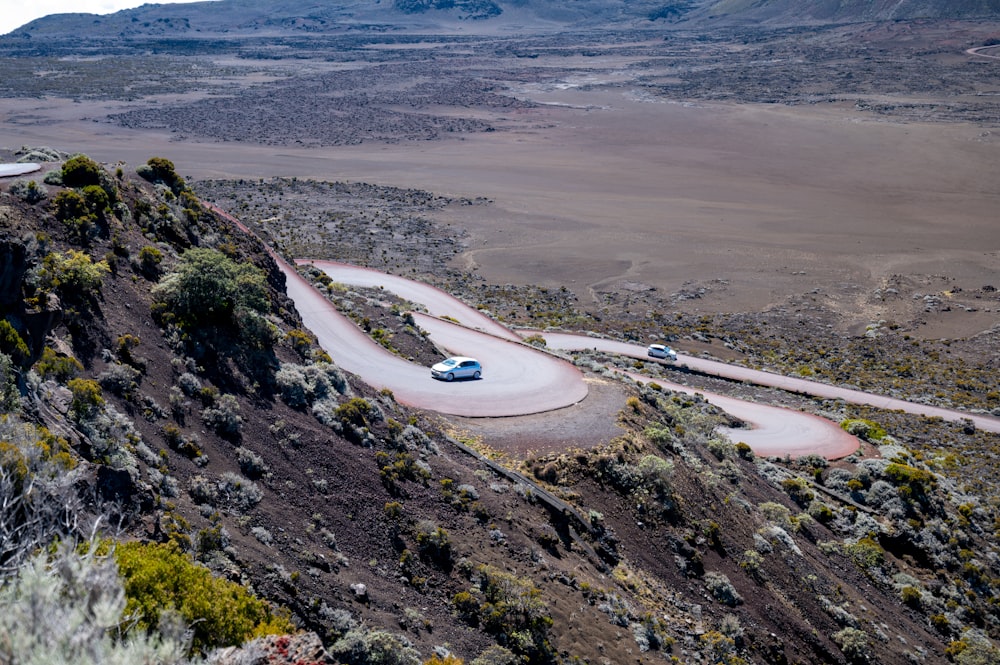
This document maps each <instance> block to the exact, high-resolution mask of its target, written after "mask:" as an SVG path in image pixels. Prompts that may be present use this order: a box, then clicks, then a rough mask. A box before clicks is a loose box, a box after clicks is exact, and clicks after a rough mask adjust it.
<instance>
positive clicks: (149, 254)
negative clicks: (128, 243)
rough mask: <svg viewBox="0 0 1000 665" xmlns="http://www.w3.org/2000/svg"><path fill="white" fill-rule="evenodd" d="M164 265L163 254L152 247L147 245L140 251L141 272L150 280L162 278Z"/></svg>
mask: <svg viewBox="0 0 1000 665" xmlns="http://www.w3.org/2000/svg"><path fill="white" fill-rule="evenodd" d="M161 263H163V252H161V251H160V250H158V249H157V248H156V247H153V246H152V245H146V246H144V247H143V248H142V249H140V250H139V271H140V272H141V273H142V274H143V275H145V276H146V277H148V278H150V279H158V278H159V276H160V264H161Z"/></svg>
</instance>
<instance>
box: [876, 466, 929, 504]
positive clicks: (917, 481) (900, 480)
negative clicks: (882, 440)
mask: <svg viewBox="0 0 1000 665" xmlns="http://www.w3.org/2000/svg"><path fill="white" fill-rule="evenodd" d="M884 473H885V476H886V478H888V479H889V480H890V481H891V482H892V483H893V484H894V485H897V486H898V487H899V490H900V495H901V496H903V498H907V499H911V498H912V499H917V500H923V499H925V498H926V497H927V495H928V494H929V493H931V492H933V491H934V489H935V488H936V487H937V477H935V475H934V474H933V473H931V472H930V471H924V470H923V469H917V468H915V467H912V466H909V465H906V464H899V463H897V462H893V463H891V464H889V465H888V466H887V467H885V471H884Z"/></svg>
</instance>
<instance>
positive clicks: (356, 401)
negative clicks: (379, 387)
mask: <svg viewBox="0 0 1000 665" xmlns="http://www.w3.org/2000/svg"><path fill="white" fill-rule="evenodd" d="M371 412H372V405H371V404H370V403H369V402H368V400H366V399H364V398H363V397H352V398H351V399H349V400H347V401H346V402H344V403H343V404H341V405H340V406H338V407H337V417H338V418H339V419H340V421H341V422H343V423H344V424H345V425H346V424H351V425H354V426H356V427H366V426H367V425H368V416H369V415H370V414H371Z"/></svg>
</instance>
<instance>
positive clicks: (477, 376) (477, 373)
mask: <svg viewBox="0 0 1000 665" xmlns="http://www.w3.org/2000/svg"><path fill="white" fill-rule="evenodd" d="M480 376H482V374H480V373H479V372H476V373H474V374H473V375H472V378H473V379H478V378H479V377H480Z"/></svg>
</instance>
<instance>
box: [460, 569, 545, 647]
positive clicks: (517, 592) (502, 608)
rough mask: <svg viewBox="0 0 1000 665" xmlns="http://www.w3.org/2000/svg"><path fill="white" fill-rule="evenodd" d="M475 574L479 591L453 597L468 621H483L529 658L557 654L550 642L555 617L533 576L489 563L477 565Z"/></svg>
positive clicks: (482, 622) (485, 626) (500, 638)
mask: <svg viewBox="0 0 1000 665" xmlns="http://www.w3.org/2000/svg"><path fill="white" fill-rule="evenodd" d="M475 576H476V578H477V580H478V589H477V590H476V591H477V592H478V593H473V592H466V593H467V596H468V597H466V596H462V595H461V594H456V596H455V597H453V598H452V600H453V602H454V601H455V600H458V602H459V603H460V604H461V605H462V607H463V608H464V609H463V611H464V612H465V614H466V621H467V622H469V623H473V624H479V625H482V627H483V629H484V630H485V631H486V632H487V633H490V634H491V635H494V636H496V637H497V638H499V640H501V642H502V643H503V644H504V646H506V647H507V648H508V649H510V650H511V651H512V652H514V653H515V654H517V655H519V656H521V657H522V658H523V659H524V661H525V662H548V659H549V658H550V657H551V656H552V655H554V654H553V648H552V645H551V644H550V642H549V630H550V629H551V627H552V618H551V617H550V616H549V615H548V607H547V606H546V604H545V602H544V601H543V600H542V598H541V595H542V592H541V591H540V590H539V589H538V588H537V587H535V585H534V584H533V583H532V582H531V580H529V579H526V578H522V577H517V576H515V575H512V574H510V573H507V572H504V571H501V570H499V569H497V568H494V567H493V566H490V565H486V564H484V565H480V566H479V567H477V568H476V570H475ZM477 596H479V597H481V598H482V601H481V602H480V601H479V600H478V598H477ZM476 603H478V612H477V611H476Z"/></svg>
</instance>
